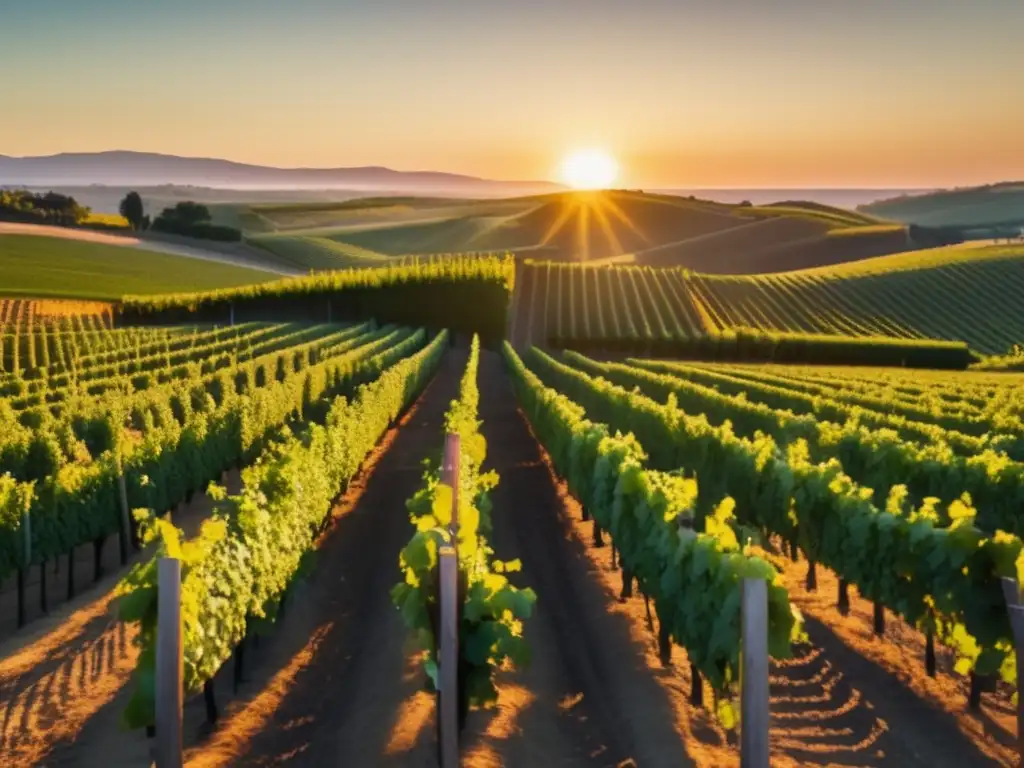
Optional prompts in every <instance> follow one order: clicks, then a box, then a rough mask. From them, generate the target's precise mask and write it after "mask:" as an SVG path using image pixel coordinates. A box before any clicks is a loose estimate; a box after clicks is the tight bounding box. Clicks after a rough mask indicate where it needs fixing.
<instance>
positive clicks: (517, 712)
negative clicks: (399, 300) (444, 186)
mask: <svg viewBox="0 0 1024 768" xmlns="http://www.w3.org/2000/svg"><path fill="white" fill-rule="evenodd" d="M480 388H481V392H480V402H481V413H480V416H481V419H482V420H483V433H484V436H485V437H486V438H487V444H488V461H487V463H486V464H485V467H486V468H492V469H495V470H496V471H497V472H498V474H499V475H500V476H501V482H500V483H499V485H498V487H497V488H496V489H495V491H494V493H493V496H492V501H493V506H494V512H493V521H494V532H493V536H492V543H493V546H494V548H495V551H496V553H497V555H498V556H499V557H502V558H507V559H512V558H520V559H521V560H522V563H523V570H522V572H521V573H519V574H517V575H516V577H515V580H516V582H517V583H519V584H521V585H524V586H530V587H532V588H533V589H534V590H535V591H536V592H537V610H536V613H535V615H534V616H533V617H532V618H531V619H530V621H529V622H528V623H527V625H526V635H527V637H528V638H529V640H530V647H531V651H532V656H533V658H532V662H531V664H530V666H529V667H527V668H526V669H524V670H521V671H517V672H515V673H513V674H511V675H510V676H509V677H508V678H507V681H506V685H505V686H504V687H502V690H501V699H500V701H499V709H498V711H497V713H496V714H495V715H485V714H475V715H473V716H472V718H471V720H470V723H469V726H468V728H469V731H470V733H468V734H467V736H466V744H465V752H464V755H465V761H466V764H467V765H470V766H506V765H507V766H531V765H548V764H552V765H566V766H571V765H609V766H614V765H618V764H619V763H621V761H623V760H626V759H628V758H632V759H633V760H634V761H635V762H636V763H637V764H638V765H640V766H662V765H664V766H680V765H688V764H692V762H693V761H692V759H691V757H690V756H689V755H688V754H687V751H686V748H685V745H684V738H683V734H682V732H681V731H680V730H679V729H678V728H677V726H676V723H675V722H674V716H673V707H672V705H671V703H670V701H669V697H668V695H666V693H665V691H664V690H663V689H662V688H661V687H660V686H659V685H658V682H657V681H656V679H655V676H656V675H655V672H653V671H652V670H651V669H650V668H649V667H648V666H647V663H646V660H645V658H644V648H643V646H642V645H637V644H636V643H635V642H634V640H633V638H632V636H631V628H630V626H629V624H628V621H626V620H625V619H624V617H623V616H621V615H619V614H617V612H616V611H615V610H614V608H615V606H617V601H616V600H615V598H613V597H612V596H611V595H609V594H608V593H607V591H606V590H604V589H603V588H602V584H601V581H600V577H599V573H598V572H599V571H600V570H601V567H600V566H598V565H596V564H595V563H594V562H592V561H591V560H590V559H589V558H588V556H587V552H586V547H585V546H584V544H583V542H582V540H581V539H579V538H577V537H576V536H575V535H574V533H573V529H572V526H571V522H570V520H569V518H570V515H571V510H570V508H569V507H567V505H566V504H565V503H564V499H563V498H562V497H561V496H560V494H559V490H558V488H557V487H556V485H555V483H554V482H553V480H552V477H551V475H550V473H549V471H548V469H547V467H546V465H545V464H544V463H543V460H542V456H541V452H540V446H539V445H538V444H537V442H536V440H535V439H534V438H533V435H532V434H531V433H530V431H529V428H528V426H527V424H526V422H525V420H524V418H523V416H522V415H521V414H520V412H519V411H518V409H517V406H516V401H515V396H514V394H513V392H512V389H511V385H510V382H509V380H508V377H507V375H506V374H505V371H504V368H503V363H502V361H501V358H500V357H499V356H498V355H497V353H494V352H485V353H484V355H483V358H482V360H481V365H480Z"/></svg>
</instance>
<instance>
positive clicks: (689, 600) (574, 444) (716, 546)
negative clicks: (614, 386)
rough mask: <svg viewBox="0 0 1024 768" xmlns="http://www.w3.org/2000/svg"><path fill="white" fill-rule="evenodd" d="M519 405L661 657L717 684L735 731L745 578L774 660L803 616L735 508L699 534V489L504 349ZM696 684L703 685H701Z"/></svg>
mask: <svg viewBox="0 0 1024 768" xmlns="http://www.w3.org/2000/svg"><path fill="white" fill-rule="evenodd" d="M504 353H505V359H506V362H507V366H508V368H509V370H510V372H511V375H512V381H513V385H514V388H515V390H516V395H517V398H518V399H519V402H520V404H521V406H522V408H523V410H524V412H525V413H526V415H527V418H528V419H529V421H530V423H531V425H532V427H533V430H534V432H535V433H536V435H537V437H538V439H539V440H540V442H541V443H542V445H543V446H544V448H545V449H546V450H547V452H548V453H549V455H550V456H551V460H552V462H553V464H554V466H555V469H556V470H557V471H558V473H559V474H560V475H561V476H562V477H563V478H565V479H566V480H567V482H568V484H569V489H570V491H571V492H572V493H573V495H574V496H575V497H576V498H577V499H579V500H580V501H581V502H582V503H583V505H584V508H585V510H586V512H587V513H589V514H590V515H592V516H593V517H594V520H595V526H600V527H602V528H604V529H606V530H608V531H609V532H610V533H611V536H612V541H613V543H614V545H615V546H616V547H617V548H618V550H619V553H620V555H621V560H622V566H623V585H624V592H626V593H628V591H630V590H631V588H632V580H633V579H634V578H636V579H637V581H638V582H639V584H640V589H641V590H642V591H643V593H644V594H645V595H646V596H648V597H650V598H652V599H653V600H654V605H655V609H656V613H657V616H658V623H659V627H660V644H661V652H662V655H663V657H664V656H665V655H666V654H667V651H668V643H669V642H670V641H673V642H675V643H677V644H678V645H680V646H681V647H683V648H685V649H686V652H687V655H688V656H689V659H690V661H691V663H692V664H693V665H694V668H695V670H696V671H698V672H699V673H700V674H702V675H703V676H704V677H706V678H707V680H708V681H709V682H710V683H711V685H712V688H713V690H714V691H715V692H716V696H717V698H718V708H717V709H718V712H719V714H720V716H721V717H722V720H723V722H725V723H726V724H727V725H731V724H732V723H733V722H734V721H735V711H734V708H733V706H732V694H733V693H734V692H735V689H736V688H737V686H738V682H739V678H740V668H739V654H740V588H741V584H742V581H743V579H744V578H763V579H765V580H766V581H767V583H768V633H769V634H768V639H769V652H770V653H771V655H772V656H775V657H776V658H787V657H788V656H789V655H790V641H791V639H793V638H796V637H799V636H800V634H801V627H800V622H799V615H798V614H797V612H796V611H795V610H794V609H793V608H792V607H791V606H790V604H789V596H788V594H787V592H786V589H785V588H784V587H783V586H782V585H781V583H780V580H779V577H778V574H777V573H776V571H775V569H774V568H773V567H772V566H771V565H770V564H769V563H768V562H766V561H765V560H764V559H762V558H760V557H758V556H756V555H753V554H750V553H748V552H747V551H746V550H745V549H743V548H741V546H740V542H739V540H738V538H737V535H736V533H735V531H734V530H733V527H732V524H733V519H732V510H733V506H734V504H733V501H732V499H730V498H727V497H726V498H723V499H721V501H720V503H719V504H718V506H717V508H716V510H715V511H714V512H713V513H712V514H710V515H708V516H706V517H705V518H704V520H703V525H702V526H697V527H698V528H699V527H703V532H698V531H697V530H694V528H695V524H694V517H695V506H696V501H697V496H698V491H697V481H696V480H693V479H687V478H684V477H683V476H681V475H679V474H676V473H664V472H658V471H655V470H652V469H649V468H646V467H645V464H646V458H647V457H646V455H645V453H644V449H643V447H642V445H641V444H640V443H638V442H637V441H636V438H635V437H634V436H633V435H632V434H628V435H626V436H625V437H623V436H622V435H621V434H617V433H616V434H615V435H614V436H613V435H612V432H611V430H610V429H609V427H608V426H607V425H605V424H602V423H594V422H592V421H589V420H588V419H587V414H586V412H585V411H584V409H583V408H582V407H581V406H580V405H577V404H576V403H574V402H572V401H571V400H570V399H568V398H567V397H565V396H564V395H561V394H559V393H558V392H557V391H555V390H554V389H549V388H548V387H546V386H545V385H544V384H543V382H542V381H541V380H540V379H539V378H538V377H537V376H536V375H535V374H534V373H533V372H531V371H530V370H529V369H528V368H526V366H524V365H523V363H522V361H521V360H520V358H519V357H518V356H517V355H516V353H515V351H514V350H513V349H512V347H511V346H510V345H508V344H506V345H505V350H504ZM698 679H699V678H698Z"/></svg>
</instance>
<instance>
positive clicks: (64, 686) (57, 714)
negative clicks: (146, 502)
mask: <svg viewBox="0 0 1024 768" xmlns="http://www.w3.org/2000/svg"><path fill="white" fill-rule="evenodd" d="M240 484H241V478H240V477H239V475H238V473H237V472H232V473H231V474H230V476H229V479H228V483H227V486H228V489H229V490H230V491H232V492H236V491H237V490H238V489H239V487H240ZM211 509H212V501H211V500H210V499H209V498H208V497H207V496H206V495H205V494H197V495H196V496H195V497H194V498H193V499H192V502H191V503H190V504H187V505H186V504H182V505H179V507H178V509H177V510H176V511H175V512H174V513H173V514H172V520H173V521H174V523H175V524H176V525H178V526H179V527H180V528H182V529H183V530H184V531H185V533H186V535H194V534H195V532H196V531H197V530H198V527H199V524H200V522H201V521H202V520H203V519H205V518H206V517H207V516H209V513H210V510H211ZM104 549H105V553H106V554H107V556H108V562H107V566H108V570H107V575H106V576H105V577H104V578H102V579H101V580H100V581H98V582H95V583H92V582H91V581H90V582H88V583H89V586H88V587H87V588H85V589H83V590H82V592H81V593H79V594H78V595H77V596H76V597H75V598H74V599H73V600H71V601H66V600H62V598H64V597H66V592H64V591H63V587H64V584H63V582H62V581H61V580H60V578H59V576H60V574H58V578H57V579H54V580H53V581H51V582H50V583H53V582H56V583H57V585H58V586H59V587H60V588H58V589H56V590H49V591H51V592H56V593H57V594H53V595H51V612H50V614H49V615H47V616H33V615H32V614H30V618H36V619H37V620H36V621H34V622H33V623H30V624H29V625H28V626H26V627H25V628H24V629H23V630H21V631H19V632H16V633H14V634H13V635H12V636H11V637H9V638H8V639H7V640H6V641H5V642H3V643H2V644H0V765H3V766H4V767H5V768H14V767H15V766H33V765H39V764H41V761H42V760H43V759H44V758H45V759H46V761H47V762H46V764H48V765H54V764H64V760H63V759H61V754H66V753H67V751H68V745H69V744H70V743H71V742H72V741H77V740H78V739H79V738H80V736H81V733H82V732H83V730H85V729H88V728H95V727H96V726H97V722H98V723H100V726H99V728H100V730H102V731H103V732H104V733H105V734H106V736H107V739H108V740H110V741H111V746H110V748H108V749H107V750H106V751H105V752H104V753H103V754H104V755H106V756H108V757H109V759H110V762H109V764H111V765H114V764H116V759H117V757H116V756H117V754H118V752H119V749H122V748H123V747H124V746H125V745H128V744H130V743H131V740H132V737H130V736H129V737H125V736H119V737H118V738H115V739H111V738H110V737H111V734H116V733H117V721H118V718H119V716H120V711H121V708H122V706H123V703H124V701H125V697H126V693H127V688H126V683H127V682H128V680H129V679H130V676H131V672H132V670H133V669H134V667H135V659H136V657H137V651H136V649H135V647H134V646H133V645H132V639H133V638H134V636H135V631H134V628H129V627H127V626H125V625H124V624H121V623H120V622H119V621H118V620H117V617H116V605H115V604H114V595H113V591H114V587H115V586H116V585H117V582H118V580H119V579H120V577H121V576H122V575H123V574H124V573H125V572H126V571H127V566H126V567H121V565H120V559H119V556H118V554H117V552H118V550H117V538H116V537H111V538H110V540H108V542H107V544H106V546H105V548H104ZM83 553H85V554H84V556H83ZM142 556H143V555H142V554H138V553H137V554H135V555H134V556H133V557H132V558H131V560H130V561H129V565H130V564H131V563H133V562H136V561H138V560H140V559H141V558H142ZM75 565H76V575H81V576H82V577H83V578H82V580H81V581H79V584H80V585H85V584H86V583H87V581H86V579H85V578H84V577H85V575H86V574H88V575H89V576H90V577H91V574H92V551H91V548H82V547H80V548H79V557H78V558H77V560H76V561H75ZM47 567H48V569H49V568H52V566H47ZM36 570H37V571H38V569H36ZM66 571H67V564H66V562H65V563H64V567H63V568H62V569H61V573H66ZM47 575H48V577H49V575H50V574H47ZM48 581H50V580H49V578H48ZM30 584H34V588H31V589H29V594H30V595H31V596H33V597H36V596H38V591H39V584H38V573H37V574H36V580H35V581H34V582H31V583H30ZM47 586H48V587H49V586H50V584H48V585H47ZM15 599H16V594H13V593H11V592H10V591H7V592H5V593H4V594H3V595H2V596H0V606H2V607H3V608H4V611H5V613H4V622H3V626H4V629H5V630H6V631H8V632H13V625H12V623H11V621H10V619H9V617H10V616H12V615H14V613H15V608H14V606H15V605H16V603H15V602H14V600H15ZM34 602H35V601H33V603H34ZM139 746H141V749H142V751H143V754H144V752H145V742H144V740H143V741H142V744H141V745H136V747H139ZM97 754H99V753H98V752H93V753H91V755H83V756H87V757H91V758H92V759H95V756H96V755H97ZM86 762H88V761H86ZM136 764H137V763H136Z"/></svg>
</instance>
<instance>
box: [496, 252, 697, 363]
mask: <svg viewBox="0 0 1024 768" xmlns="http://www.w3.org/2000/svg"><path fill="white" fill-rule="evenodd" d="M521 270H522V271H523V272H524V275H525V276H524V277H523V289H524V290H525V291H526V292H527V294H528V295H527V296H526V297H524V298H523V300H522V301H521V303H520V310H521V311H525V312H529V313H530V315H531V317H530V318H528V319H527V320H520V319H519V318H517V319H516V322H517V323H519V322H522V323H524V325H526V326H527V327H529V328H531V329H536V331H535V332H534V335H535V333H540V334H541V335H542V338H533V339H532V340H533V341H534V343H539V342H544V343H547V341H548V340H552V342H553V343H555V344H557V345H559V346H565V345H568V344H569V343H570V340H580V341H587V342H589V343H593V344H598V343H601V344H606V345H609V346H615V345H621V344H624V343H635V344H636V345H637V348H642V345H644V344H647V345H654V346H658V345H663V344H668V343H669V342H671V341H672V340H680V339H689V338H693V337H695V336H699V335H701V334H702V333H703V332H704V331H705V330H706V329H705V328H704V327H703V326H702V324H701V320H700V317H699V315H698V313H697V311H696V308H695V307H693V306H692V304H691V303H690V302H689V300H688V294H687V291H686V287H685V285H684V283H683V281H682V275H681V273H678V272H676V271H672V270H657V269H651V268H650V267H628V268H627V267H618V268H614V269H606V268H600V267H592V266H587V265H584V264H565V263H556V262H546V263H536V262H533V261H529V260H528V261H527V262H526V263H525V264H524V265H523V266H522V267H521ZM534 315H537V316H538V317H539V319H540V322H539V323H538V322H537V318H535V317H534Z"/></svg>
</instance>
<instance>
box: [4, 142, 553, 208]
mask: <svg viewBox="0 0 1024 768" xmlns="http://www.w3.org/2000/svg"><path fill="white" fill-rule="evenodd" d="M165 184H171V185H187V186H201V187H212V188H231V189H240V190H254V189H296V190H299V189H320V190H332V189H346V190H362V191H375V192H381V191H388V192H398V193H408V194H448V195H473V196H478V197H488V196H507V195H525V194H539V193H543V192H552V191H556V190H559V189H561V188H562V187H561V186H560V185H558V184H553V183H551V182H548V181H529V180H527V181H499V180H494V179H482V178H478V177H475V176H464V175H461V174H455V173H444V172H440V171H396V170H394V169H391V168H384V167H380V166H364V167H358V168H274V167H270V166H262V165H250V164H247V163H237V162H234V161H231V160H219V159H215V158H199V157H179V156H177V155H164V154H159V153H153V152H128V151H121V150H115V151H110V152H80V153H71V152H65V153H61V154H57V155H47V156H39V157H8V156H5V155H0V185H3V186H26V187H38V186H55V187H66V186H80V185H105V186H133V185H135V186H156V185H165Z"/></svg>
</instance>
